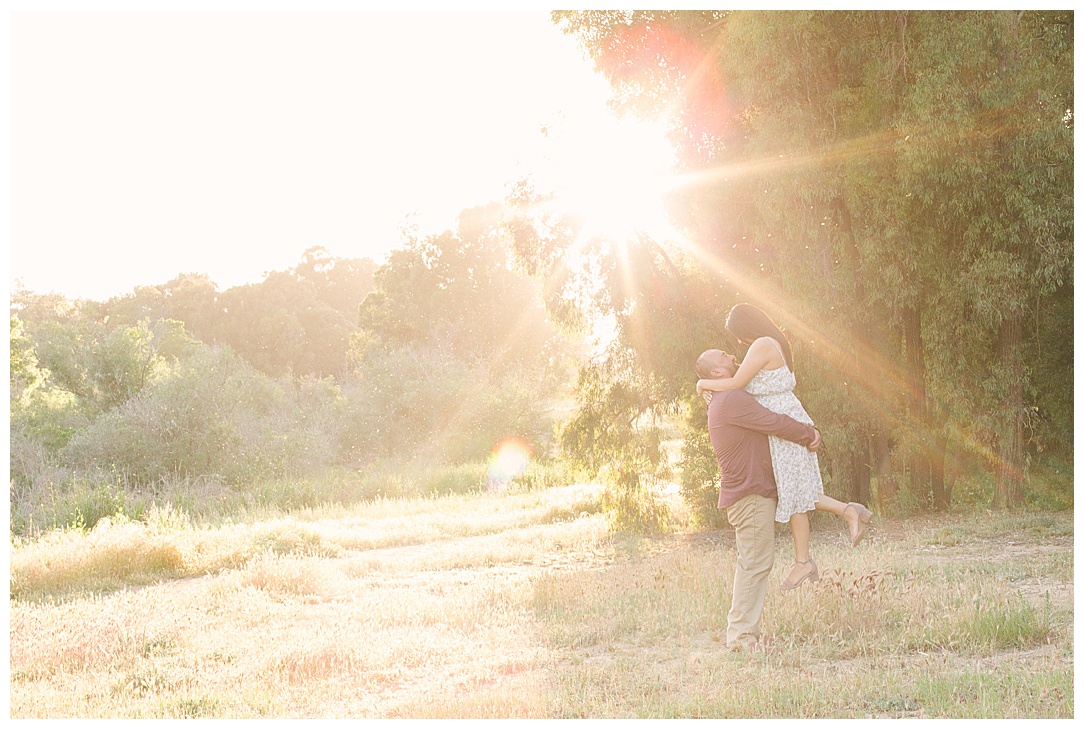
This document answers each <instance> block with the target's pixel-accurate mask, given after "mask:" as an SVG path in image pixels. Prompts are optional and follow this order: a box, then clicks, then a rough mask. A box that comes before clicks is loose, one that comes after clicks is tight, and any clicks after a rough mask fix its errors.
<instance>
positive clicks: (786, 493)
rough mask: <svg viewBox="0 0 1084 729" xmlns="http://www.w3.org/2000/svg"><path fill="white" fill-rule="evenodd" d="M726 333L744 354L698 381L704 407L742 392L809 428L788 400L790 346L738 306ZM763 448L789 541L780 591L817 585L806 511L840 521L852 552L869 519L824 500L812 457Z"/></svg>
mask: <svg viewBox="0 0 1084 729" xmlns="http://www.w3.org/2000/svg"><path fill="white" fill-rule="evenodd" d="M726 329H727V331H728V332H730V334H731V335H733V336H734V337H735V338H736V339H737V340H738V341H739V342H741V343H742V344H746V345H748V346H749V351H748V352H747V353H746V355H745V359H744V360H743V361H742V363H741V366H740V367H739V368H738V371H737V372H736V373H735V374H734V376H733V377H730V378H723V379H716V380H704V379H702V380H699V381H697V383H696V391H697V393H698V394H701V395H704V396H705V398H706V399H708V400H709V401H710V399H711V395H710V393H711V392H720V391H722V390H736V389H739V388H744V389H745V390H746V392H748V393H749V394H750V395H752V396H753V397H754V398H755V399H756V401H757V402H759V403H760V404H761V405H763V406H764V407H766V408H768V409H769V410H771V411H772V412H774V413H781V414H783V415H789V416H790V417H792V418H794V419H795V420H797V421H799V422H801V423H805V424H807V425H813V421H812V419H810V417H809V415H808V414H807V413H806V411H805V408H804V407H802V403H801V401H799V400H798V398H797V396H796V395H795V394H794V385H795V382H796V381H795V378H794V360H793V357H792V354H791V349H790V342H788V341H787V338H786V337H785V336H784V335H783V332H782V331H780V329H779V327H778V326H776V324H775V322H773V321H772V320H771V318H770V317H769V316H768V315H767V314H765V313H764V312H763V311H761V310H760V309H758V308H757V307H755V306H753V305H752V304H738V305H736V306H735V307H734V308H733V309H731V310H730V314H729V315H728V316H727V319H726ZM768 442H769V445H770V447H771V454H772V469H773V470H774V471H775V481H776V490H777V491H778V495H779V501H778V506H777V507H776V512H775V520H776V521H778V522H790V532H791V536H792V538H793V539H794V566H793V567H792V568H791V571H790V574H789V575H787V578H786V579H785V580H783V582H782V584H781V585H780V589H783V590H793V589H794V588H796V587H798V586H799V585H801V584H802V583H803V582H805V581H806V580H809V581H810V582H816V581H817V580H818V579H820V574H819V572H818V571H817V563H816V562H814V561H813V557H812V556H811V555H810V552H809V512H810V511H813V510H814V509H819V510H821V511H829V512H831V513H833V514H835V515H836V516H841V517H843V519H844V520H845V521H846V522H847V524H848V526H849V527H850V534H851V546H852V547H853V546H855V545H857V544H858V543H859V542H861V541H862V538H863V537H864V536H865V535H866V524H867V523H868V522H869V520H870V518H871V517H872V516H873V515H872V513H871V512H870V510H869V509H867V508H866V507H865V506H863V505H862V504H859V503H855V502H851V503H848V504H844V503H843V502H842V501H837V500H836V499H833V498H832V497H831V496H825V494H824V485H823V483H822V482H821V471H820V464H819V462H818V461H817V454H816V453H813V452H811V451H809V450H807V449H805V448H804V447H802V446H800V445H798V444H797V443H791V442H790V441H786V440H783V439H782V438H777V437H775V436H769V437H768Z"/></svg>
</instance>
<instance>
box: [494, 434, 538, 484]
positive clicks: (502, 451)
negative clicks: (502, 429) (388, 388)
mask: <svg viewBox="0 0 1084 729" xmlns="http://www.w3.org/2000/svg"><path fill="white" fill-rule="evenodd" d="M530 462H531V449H530V447H529V446H528V445H527V444H526V443H524V442H523V441H522V440H520V439H519V438H507V439H505V440H503V441H501V442H500V443H498V444H497V445H496V446H495V447H494V448H493V454H492V455H491V456H490V459H489V480H490V481H491V482H494V481H496V482H508V481H510V480H511V479H513V478H515V477H516V476H518V475H520V474H521V473H523V472H524V471H526V470H527V465H528V464H529V463H530Z"/></svg>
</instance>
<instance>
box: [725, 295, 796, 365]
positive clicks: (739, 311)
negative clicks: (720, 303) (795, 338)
mask: <svg viewBox="0 0 1084 729" xmlns="http://www.w3.org/2000/svg"><path fill="white" fill-rule="evenodd" d="M726 330H727V331H728V332H730V333H731V334H732V335H734V336H735V337H737V339H738V341H740V342H743V343H750V342H752V341H753V340H755V339H759V338H760V337H771V338H772V339H774V340H775V341H777V342H779V346H780V347H782V348H783V358H784V359H786V360H787V367H789V368H790V371H791V372H793V371H794V357H793V355H791V352H790V342H788V341H787V338H786V336H785V335H784V334H783V331H782V330H781V329H780V328H779V327H778V326H777V325H776V323H775V322H774V321H772V319H771V317H770V316H768V315H767V314H765V313H764V312H763V311H761V310H760V309H758V308H757V307H755V306H753V305H752V304H735V305H734V308H733V309H731V310H730V314H728V315H727V317H726Z"/></svg>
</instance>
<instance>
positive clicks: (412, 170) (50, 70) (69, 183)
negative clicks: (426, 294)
mask: <svg viewBox="0 0 1084 729" xmlns="http://www.w3.org/2000/svg"><path fill="white" fill-rule="evenodd" d="M9 17H10V25H9V31H10V41H11V42H10V47H11V56H10V58H11V61H10V63H11V87H10V104H11V106H10V132H11V197H10V204H11V251H10V276H9V285H11V286H12V287H15V286H16V285H17V283H21V284H22V285H23V286H25V287H26V288H29V289H32V290H34V291H40V292H45V291H57V292H60V293H62V294H65V295H67V296H69V297H84V298H92V299H105V298H108V297H109V296H113V295H118V294H123V293H127V292H130V291H131V290H132V288H133V287H135V286H137V285H146V284H158V283H164V282H165V281H168V280H169V279H171V278H173V277H174V276H176V275H177V274H179V273H182V272H198V273H206V274H208V275H209V276H210V277H211V279H212V280H213V281H214V282H215V283H217V284H218V286H219V288H221V289H224V288H228V287H230V286H234V285H238V284H241V283H248V282H255V281H259V280H262V278H263V275H264V274H265V273H266V272H268V271H272V270H282V269H286V268H289V267H291V266H293V265H295V264H296V263H297V262H298V261H299V259H300V257H301V254H302V252H303V251H304V250H305V249H307V248H310V247H312V246H316V245H321V246H324V247H325V248H327V249H328V250H329V252H330V253H331V255H333V256H338V257H361V256H368V257H371V258H374V259H375V260H378V261H379V260H382V258H383V257H384V256H385V255H386V254H387V252H388V251H389V250H391V249H393V248H395V247H397V246H398V245H400V243H401V238H400V234H399V226H400V224H401V223H402V222H403V221H404V220H405V219H406V218H407V217H408V216H410V215H412V214H414V215H416V220H417V222H418V223H419V224H420V226H421V228H422V230H423V231H433V230H443V229H447V228H451V227H453V226H454V222H455V218H456V216H457V214H458V213H459V212H460V211H461V210H463V209H464V208H466V207H469V206H472V205H476V204H480V203H483V202H487V201H489V200H494V199H500V198H503V196H504V194H505V192H506V186H507V184H508V183H509V182H510V181H512V180H513V179H515V178H516V177H518V176H520V175H522V174H524V173H531V172H535V173H537V174H539V175H542V174H549V175H551V176H552V175H557V176H560V175H564V176H565V177H566V178H568V179H575V180H577V181H578V183H579V185H580V186H581V192H580V193H579V194H582V193H583V190H584V189H586V190H588V191H589V190H591V189H597V188H599V187H605V186H607V184H608V182H609V181H612V180H614V179H615V177H614V175H613V174H612V172H613V170H612V167H613V166H614V165H615V164H617V163H618V161H619V160H622V159H624V158H627V156H628V155H627V152H628V150H629V149H630V146H629V145H632V148H634V149H638V150H639V151H640V155H639V157H638V158H637V159H641V160H643V164H647V165H651V166H653V167H654V168H659V167H660V166H665V165H667V164H669V159H670V157H669V155H670V150H669V146H668V145H667V144H666V143H665V142H664V140H663V137H662V132H661V126H654V127H648V126H644V125H639V124H631V123H628V122H626V123H624V124H620V125H619V124H618V122H617V120H616V118H615V117H614V116H613V114H612V113H610V112H609V110H608V109H607V108H606V104H605V100H606V97H607V94H608V92H609V89H608V86H607V84H606V83H605V81H604V80H602V79H601V77H599V76H597V75H595V74H594V72H593V71H592V69H591V64H590V62H589V61H586V60H584V59H583V58H582V56H581V53H580V51H579V49H578V48H577V47H576V45H575V42H574V41H573V39H571V38H569V37H566V36H564V35H562V34H561V33H560V32H559V31H558V29H557V28H556V26H554V25H553V24H552V23H551V22H550V21H549V16H548V13H546V12H542V11H530V12H465V11H453V12H435V11H416V12H375V11H365V12H251V11H245V10H242V11H239V12H213V11H212V12H207V11H203V12H164V11H155V12H108V13H107V12H89V13H81V12H72V11H71V10H70V9H64V10H62V11H60V12H47V13H46V12H13V13H12V14H11V15H10V16H9ZM543 125H549V126H551V127H552V128H553V130H554V131H553V133H551V134H550V135H549V136H544V135H543V134H542V133H541V128H542V126H543ZM626 164H627V162H626ZM577 165H578V166H577ZM602 168H611V174H610V176H609V177H607V176H606V174H605V171H604V170H603V169H602ZM618 178H619V179H625V180H630V179H634V178H635V174H634V173H632V172H629V171H628V170H624V171H623V172H622V174H620V175H619V176H618Z"/></svg>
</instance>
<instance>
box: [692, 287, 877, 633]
mask: <svg viewBox="0 0 1084 729" xmlns="http://www.w3.org/2000/svg"><path fill="white" fill-rule="evenodd" d="M726 329H727V331H728V332H730V334H731V335H732V336H734V337H735V338H736V339H737V340H738V341H739V342H741V343H742V344H745V345H748V346H749V350H748V352H747V353H746V356H745V359H744V360H743V361H742V362H741V364H740V365H739V363H738V361H737V359H736V358H735V357H734V355H732V354H728V353H726V352H724V351H722V350H719V349H709V350H708V351H706V352H704V353H703V354H701V355H700V358H699V359H698V360H697V362H696V373H697V375H698V376H699V377H700V380H699V381H698V382H697V383H696V390H697V392H698V393H699V394H701V395H703V397H704V399H705V400H707V402H708V434H709V436H710V437H711V445H712V448H713V449H714V450H715V456H716V458H717V460H718V461H719V471H720V481H719V508H720V509H726V516H727V520H728V521H729V522H730V524H731V526H733V527H734V534H735V542H736V544H737V549H738V563H737V569H736V570H735V573H734V592H733V599H732V602H731V607H730V612H729V613H728V615H727V635H726V643H727V646H728V647H729V648H731V649H732V650H742V649H748V648H752V647H754V646H755V645H756V642H757V640H758V639H759V636H760V616H761V613H762V612H763V610H764V601H765V597H766V595H767V589H768V577H769V575H770V573H771V570H772V564H773V562H774V560H775V546H774V536H775V523H774V522H777V521H778V522H783V523H789V524H790V529H791V535H792V537H793V539H794V565H793V567H792V568H791V570H790V572H789V574H788V575H787V577H786V578H785V579H784V580H783V582H782V584H781V585H780V589H782V590H793V589H795V588H797V587H798V586H800V585H801V584H802V583H803V582H806V581H809V582H816V581H817V580H818V579H819V574H818V570H817V564H816V562H814V561H813V557H812V555H811V554H810V550H809V512H810V511H814V510H820V511H828V512H831V513H833V514H835V515H837V516H839V517H842V518H843V519H844V520H845V521H846V522H847V524H848V526H849V529H850V537H851V545H852V546H854V545H857V544H858V543H859V542H860V541H862V538H863V537H864V536H865V532H866V524H867V523H868V522H869V520H870V517H871V516H872V514H871V513H870V511H869V509H867V508H866V507H865V506H863V505H862V504H858V503H855V502H851V503H847V504H845V503H843V502H841V501H837V500H836V499H833V498H832V497H830V496H826V495H825V494H824V487H823V484H822V483H821V474H820V465H819V464H818V461H817V453H816V451H817V449H818V448H819V447H820V444H821V434H820V431H818V430H817V429H816V428H814V427H813V421H812V420H811V419H810V417H809V415H808V414H806V411H805V408H803V407H802V404H801V402H800V401H799V400H798V398H797V397H796V396H795V395H794V391H793V390H794V385H795V378H794V362H793V359H792V357H791V349H790V343H789V342H788V341H787V338H786V337H785V336H784V335H783V333H782V332H781V331H780V330H779V327H778V326H776V324H775V322H773V321H772V320H771V318H769V317H768V315H767V314H765V313H764V312H763V311H761V310H760V309H758V308H757V307H755V306H752V305H751V304H738V305H737V306H735V307H734V308H733V309H731V310H730V314H729V316H728V317H727V321H726Z"/></svg>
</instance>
